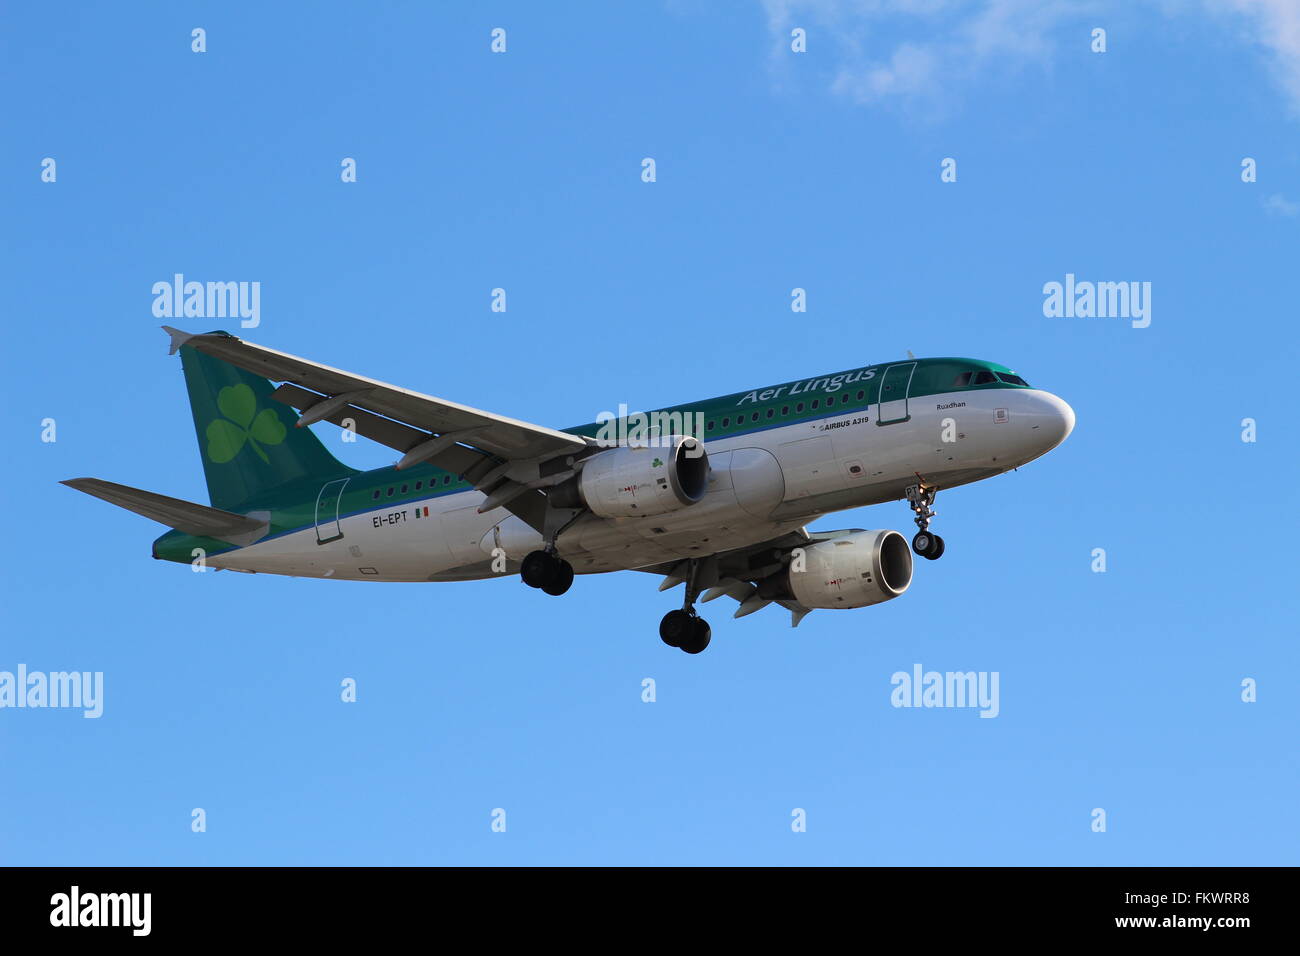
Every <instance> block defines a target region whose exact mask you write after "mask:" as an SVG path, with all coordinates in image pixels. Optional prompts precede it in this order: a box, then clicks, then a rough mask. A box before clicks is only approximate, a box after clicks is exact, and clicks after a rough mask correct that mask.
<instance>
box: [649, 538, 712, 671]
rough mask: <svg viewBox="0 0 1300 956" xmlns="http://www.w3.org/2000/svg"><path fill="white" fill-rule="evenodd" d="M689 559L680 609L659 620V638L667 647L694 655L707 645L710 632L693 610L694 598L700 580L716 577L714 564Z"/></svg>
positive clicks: (706, 623) (697, 593) (707, 625)
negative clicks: (684, 592)
mask: <svg viewBox="0 0 1300 956" xmlns="http://www.w3.org/2000/svg"><path fill="white" fill-rule="evenodd" d="M705 567H706V566H705V564H704V562H702V561H699V560H696V559H694V558H692V559H691V560H690V563H689V571H688V572H687V574H686V575H685V577H686V600H685V601H683V602H682V609H681V610H680V611H669V612H668V613H667V614H665V615H664V618H663V620H662V621H660V622H659V639H660V640H662V641H663V642H664V643H665V644H667V645H668V646H669V647H676V648H679V649H681V650H683V651H685V652H686V653H687V654H698V653H700V652H701V651H702V650H704V649H705V648H706V647H708V646H709V641H710V640H711V639H712V638H713V631H712V629H711V628H710V627H709V622H708V621H706V620H704V618H702V617H700V616H699V615H698V614H696V613H695V599H696V598H697V597H699V594H700V590H701V588H700V585H701V583H702V579H703V578H705V577H706V576H707V577H708V578H709V579H710V581H711V582H712V581H716V579H717V567H716V563H714V564H709V565H707V568H708V570H707V571H704V568H705Z"/></svg>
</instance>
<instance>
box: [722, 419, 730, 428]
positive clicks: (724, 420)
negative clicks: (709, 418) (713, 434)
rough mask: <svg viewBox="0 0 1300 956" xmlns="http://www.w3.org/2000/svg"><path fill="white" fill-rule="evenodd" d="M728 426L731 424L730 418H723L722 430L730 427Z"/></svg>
mask: <svg viewBox="0 0 1300 956" xmlns="http://www.w3.org/2000/svg"><path fill="white" fill-rule="evenodd" d="M730 424H731V418H730V417H728V418H724V419H723V420H722V427H723V428H726V427H727V426H728V425H730Z"/></svg>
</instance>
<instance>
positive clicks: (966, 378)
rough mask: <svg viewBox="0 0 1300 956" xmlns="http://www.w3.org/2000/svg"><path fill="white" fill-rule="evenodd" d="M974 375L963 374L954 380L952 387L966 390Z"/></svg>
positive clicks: (970, 373) (971, 373)
mask: <svg viewBox="0 0 1300 956" xmlns="http://www.w3.org/2000/svg"><path fill="white" fill-rule="evenodd" d="M973 374H974V373H973V372H962V373H961V374H960V375H958V376H957V377H956V378H954V379H953V380H952V387H953V388H965V387H966V386H967V385H969V384H970V377H971V375H973Z"/></svg>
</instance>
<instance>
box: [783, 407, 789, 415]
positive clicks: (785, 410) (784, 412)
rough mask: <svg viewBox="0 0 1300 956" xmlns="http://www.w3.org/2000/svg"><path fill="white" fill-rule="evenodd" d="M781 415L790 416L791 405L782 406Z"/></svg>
mask: <svg viewBox="0 0 1300 956" xmlns="http://www.w3.org/2000/svg"><path fill="white" fill-rule="evenodd" d="M781 414H782V415H789V414H790V406H789V405H782V406H781Z"/></svg>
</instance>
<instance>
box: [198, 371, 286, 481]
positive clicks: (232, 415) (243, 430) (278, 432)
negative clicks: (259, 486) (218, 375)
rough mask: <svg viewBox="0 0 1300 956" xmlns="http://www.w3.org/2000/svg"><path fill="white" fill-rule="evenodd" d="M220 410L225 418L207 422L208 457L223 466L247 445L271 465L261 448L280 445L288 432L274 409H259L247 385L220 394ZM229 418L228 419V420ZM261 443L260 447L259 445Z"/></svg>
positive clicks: (230, 386) (234, 386) (224, 389)
mask: <svg viewBox="0 0 1300 956" xmlns="http://www.w3.org/2000/svg"><path fill="white" fill-rule="evenodd" d="M217 408H219V409H221V414H223V415H225V416H226V417H225V418H215V419H213V420H212V421H211V422H209V423H208V431H207V435H208V458H210V459H212V460H213V461H215V462H216V463H217V464H219V465H221V464H224V463H225V462H228V461H230V459H232V458H234V457H235V456H236V455H238V454H239V452H240V449H242V448H243V447H244V443H245V442H247V443H248V447H249V448H251V449H253V451H254V452H256V453H257V457H258V458H260V459H262V461H264V462H266V463H267V464H268V465H269V464H270V463H271V459H269V458H267V457H266V452H264V451H263V450H262V445H278V444H280V442H282V441H284V436H285V435H286V434H287V433H288V431H287V429H286V428H285V427H284V422H282V421H280V416H279V415H277V414H276V413H275V409H273V408H264V409H262V410H261V411H260V412H259V411H258V410H257V396H256V395H254V394H253V390H252V389H251V388H249V387H248V386H247V385H244V384H239V385H228V386H226V387H225V388H223V389H222V390H221V391H220V392H218V393H217ZM227 419H228V420H227ZM259 442H260V444H259Z"/></svg>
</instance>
